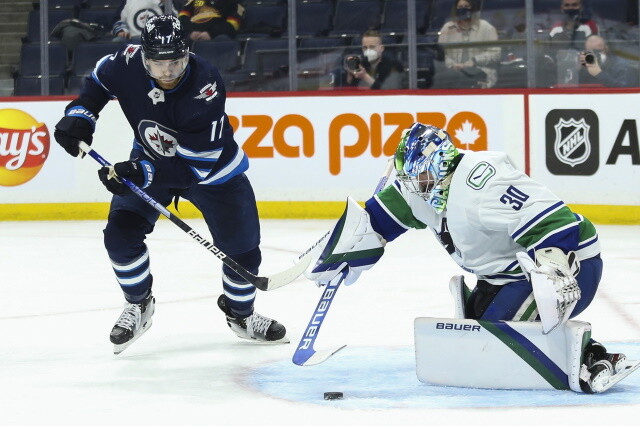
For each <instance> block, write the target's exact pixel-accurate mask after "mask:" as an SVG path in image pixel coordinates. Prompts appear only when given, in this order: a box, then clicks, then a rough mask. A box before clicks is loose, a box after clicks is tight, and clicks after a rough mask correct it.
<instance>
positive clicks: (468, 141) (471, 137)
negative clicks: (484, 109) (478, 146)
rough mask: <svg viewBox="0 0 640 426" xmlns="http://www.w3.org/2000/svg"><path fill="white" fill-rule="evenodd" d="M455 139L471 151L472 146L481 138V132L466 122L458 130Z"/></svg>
mask: <svg viewBox="0 0 640 426" xmlns="http://www.w3.org/2000/svg"><path fill="white" fill-rule="evenodd" d="M455 137H456V139H458V140H459V141H460V143H461V144H462V145H463V146H462V148H463V149H470V146H471V145H474V144H475V142H476V141H477V140H478V139H479V138H480V131H479V130H478V129H476V128H475V127H473V124H472V123H471V122H470V121H469V120H466V121H465V122H464V123H462V126H461V127H460V128H458V129H456V131H455Z"/></svg>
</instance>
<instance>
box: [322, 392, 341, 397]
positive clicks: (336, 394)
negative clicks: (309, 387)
mask: <svg viewBox="0 0 640 426" xmlns="http://www.w3.org/2000/svg"><path fill="white" fill-rule="evenodd" d="M343 396H344V395H342V392H325V393H324V399H342V397H343Z"/></svg>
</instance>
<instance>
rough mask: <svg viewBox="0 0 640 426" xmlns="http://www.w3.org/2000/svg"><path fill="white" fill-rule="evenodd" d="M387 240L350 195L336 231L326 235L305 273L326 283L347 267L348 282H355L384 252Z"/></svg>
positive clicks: (320, 283)
mask: <svg viewBox="0 0 640 426" xmlns="http://www.w3.org/2000/svg"><path fill="white" fill-rule="evenodd" d="M386 243H387V242H386V241H385V240H384V238H382V237H381V236H380V234H378V233H377V232H376V231H374V230H373V227H372V226H371V222H370V220H369V213H367V212H366V211H365V210H364V209H363V208H362V207H360V205H359V204H358V203H357V202H355V201H354V200H353V199H352V198H351V197H349V198H348V199H347V208H346V209H345V211H344V213H343V214H342V217H340V220H338V223H336V226H335V227H334V228H333V231H332V232H331V233H330V234H329V235H328V236H327V237H326V238H323V244H318V246H317V247H316V248H314V251H315V253H314V254H312V256H313V258H312V260H311V265H312V266H311V269H310V270H307V271H305V273H304V275H305V276H306V277H307V278H308V279H310V280H311V281H315V282H316V284H318V285H319V286H322V285H326V284H328V283H329V281H331V280H332V279H334V278H335V277H337V276H338V275H339V274H340V273H342V271H344V269H345V268H347V269H348V272H347V275H346V277H345V279H344V283H345V284H346V285H349V284H353V283H354V282H355V281H356V280H357V279H358V277H359V276H360V274H361V273H362V271H366V270H367V269H369V268H371V267H372V266H373V265H374V264H375V263H376V262H377V261H378V259H380V257H381V256H382V254H383V253H384V246H385V244H386Z"/></svg>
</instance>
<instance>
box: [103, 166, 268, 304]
mask: <svg viewBox="0 0 640 426" xmlns="http://www.w3.org/2000/svg"><path fill="white" fill-rule="evenodd" d="M145 192H147V194H149V195H150V196H151V197H153V198H154V199H155V200H156V201H158V202H159V203H161V204H162V205H164V206H167V205H169V203H170V202H171V200H172V198H173V197H174V196H175V194H176V191H175V190H174V191H172V190H169V189H163V188H153V187H149V188H147V190H145ZM179 195H180V196H181V197H182V198H185V199H187V200H189V201H191V202H192V203H193V204H194V205H195V206H196V207H197V208H198V210H200V211H201V212H202V215H203V217H204V219H205V222H206V223H207V226H208V228H209V231H210V232H211V235H212V236H213V242H214V244H215V245H216V246H217V247H218V248H219V249H220V250H222V251H223V252H224V253H225V254H227V255H228V256H229V257H230V258H232V259H233V260H235V261H236V262H237V263H238V264H240V265H241V266H243V267H244V268H245V269H247V270H249V271H250V272H252V273H254V274H257V273H258V267H259V266H260V262H261V260H262V258H261V254H260V248H259V244H260V224H259V221H258V211H257V208H256V200H255V195H254V193H253V189H252V187H251V184H250V183H249V179H248V178H247V177H246V176H245V175H244V174H241V175H238V176H235V177H233V178H231V179H229V180H228V181H227V182H224V183H221V184H218V185H193V186H191V187H189V188H187V189H184V190H180V191H179ZM159 216H160V214H159V213H158V212H157V211H156V210H155V209H154V208H153V207H151V206H150V205H149V204H147V203H146V202H145V201H143V200H142V199H140V198H139V197H138V196H137V195H135V194H133V193H129V194H127V195H124V196H118V195H115V196H113V198H112V201H111V209H110V212H109V220H108V222H107V226H106V228H105V229H104V244H105V247H106V249H107V252H108V254H109V258H110V259H111V263H112V266H113V270H114V272H115V274H116V278H117V280H118V283H119V284H120V287H121V288H122V291H123V292H124V295H125V299H126V300H127V301H128V302H130V303H138V302H140V301H141V300H142V299H144V298H145V297H146V296H147V295H148V294H149V292H150V291H151V284H152V282H153V276H152V274H151V271H150V262H149V252H148V249H147V245H146V244H145V243H144V240H145V238H146V235H147V234H149V233H151V232H152V231H153V228H154V225H155V223H156V221H157V220H158V217H159ZM194 250H198V249H197V248H195V246H194ZM181 258H184V256H181ZM211 259H212V260H211V262H212V263H215V262H219V261H218V260H217V259H214V257H213V256H212V257H211ZM173 266H174V267H175V268H177V269H185V270H188V269H189V268H190V266H191V265H189V264H188V263H184V262H183V261H180V262H176V264H175V265H173ZM222 278H223V289H224V293H225V295H226V296H227V298H228V300H227V306H228V307H229V308H230V309H231V311H232V312H233V314H234V315H237V316H238V317H246V316H249V315H251V313H252V312H253V302H254V299H255V295H256V289H255V287H253V286H252V285H251V284H249V283H247V282H246V281H245V280H244V279H243V278H242V277H240V276H239V275H238V274H236V273H235V272H233V271H232V270H231V269H230V268H228V267H227V266H226V265H224V264H223V267H222Z"/></svg>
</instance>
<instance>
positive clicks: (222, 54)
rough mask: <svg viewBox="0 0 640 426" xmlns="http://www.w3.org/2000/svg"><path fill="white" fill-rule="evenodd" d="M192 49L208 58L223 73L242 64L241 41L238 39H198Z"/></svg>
mask: <svg viewBox="0 0 640 426" xmlns="http://www.w3.org/2000/svg"><path fill="white" fill-rule="evenodd" d="M192 50H193V52H194V53H196V54H198V55H199V56H202V57H203V58H206V59H208V60H209V62H211V64H213V66H215V67H216V68H218V70H219V71H220V72H221V73H223V72H227V71H233V70H235V69H236V68H238V66H239V64H240V42H239V41H237V40H222V41H197V42H195V43H194V44H193V47H192Z"/></svg>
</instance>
